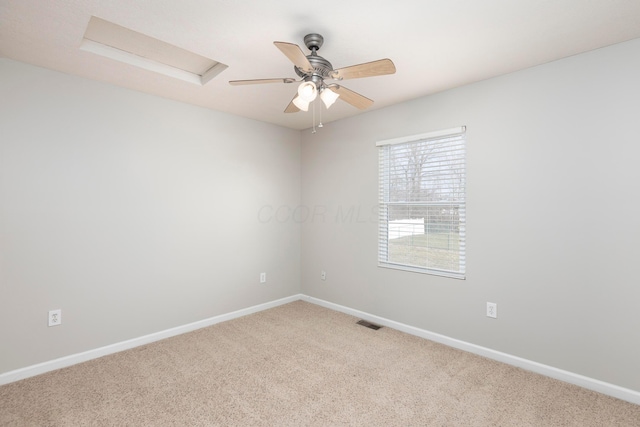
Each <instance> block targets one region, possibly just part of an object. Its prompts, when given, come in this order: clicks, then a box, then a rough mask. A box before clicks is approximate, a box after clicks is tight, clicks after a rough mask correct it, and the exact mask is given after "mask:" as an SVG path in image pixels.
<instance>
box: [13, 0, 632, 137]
mask: <svg viewBox="0 0 640 427" xmlns="http://www.w3.org/2000/svg"><path fill="white" fill-rule="evenodd" d="M92 15H93V16H97V17H99V18H102V19H105V20H107V21H110V22H113V23H116V24H118V25H121V26H124V27H127V28H130V29H132V30H135V31H138V32H140V33H143V34H146V35H148V36H151V37H154V38H157V39H159V40H162V41H164V42H167V43H170V44H173V45H176V46H178V47H181V48H183V49H186V50H189V51H192V52H194V53H197V54H199V55H202V56H205V57H208V58H211V59H214V60H216V61H219V62H222V63H224V64H226V65H228V66H229V68H228V69H226V70H225V71H223V72H222V73H221V74H219V75H218V76H217V77H216V78H214V79H213V80H212V81H211V82H209V83H208V84H206V85H204V86H198V85H196V84H193V83H188V82H185V81H182V80H178V79H174V78H171V77H166V76H164V75H161V74H157V73H154V72H152V71H147V70H143V69H139V68H136V67H133V66H131V65H126V64H124V63H120V62H116V61H113V60H110V59H107V58H104V57H101V56H98V55H96V54H93V53H90V52H86V51H82V50H80V48H79V47H80V44H81V42H82V38H83V34H84V32H85V30H86V27H87V24H88V22H89V19H90V17H91V16H92ZM311 32H317V33H320V34H322V35H323V36H324V39H325V41H324V46H323V47H322V48H321V50H320V51H319V54H320V55H321V56H323V57H325V58H326V59H328V60H329V61H331V63H332V64H333V66H334V68H343V67H345V66H348V65H354V64H359V63H363V62H369V61H373V60H377V59H382V58H390V59H392V60H393V61H394V63H395V65H396V68H397V72H396V74H393V75H388V76H379V77H370V78H365V79H356V80H348V81H347V80H345V81H343V82H342V84H343V85H344V86H345V87H347V88H349V89H351V90H354V91H356V92H359V93H361V94H362V95H365V96H367V97H368V98H371V99H373V100H374V101H375V103H374V105H373V107H371V109H375V108H380V107H384V106H388V105H392V104H395V103H399V102H402V101H406V100H409V99H413V98H417V97H421V96H424V95H428V94H431V93H435V92H439V91H442V90H445V89H449V88H453V87H457V86H461V85H464V84H467V83H470V82H475V81H479V80H483V79H487V78H490V77H494V76H497V75H501V74H505V73H509V72H512V71H515V70H520V69H523V68H527V67H531V66H535V65H538V64H542V63H545V62H549V61H553V60H556V59H559V58H563V57H567V56H570V55H575V54H578V53H581V52H585V51H589V50H592V49H597V48H599V47H603V46H608V45H611V44H615V43H619V42H622V41H626V40H630V39H633V38H638V37H640V1H639V0H589V1H587V0H395V1H390V0H348V1H347V0H323V1H318V2H316V3H312V2H308V1H299V0H297V1H294V0H268V1H267V0H249V1H243V0H109V1H105V0H47V1H42V0H0V55H1V56H5V57H8V58H12V59H15V60H18V61H22V62H26V63H30V64H35V65H38V66H42V67H46V68H50V69H54V70H59V71H62V72H65V73H69V74H75V75H78V76H82V77H86V78H89V79H94V80H99V81H103V82H108V83H112V84H114V85H118V86H123V87H127V88H130V89H134V90H138V91H141V92H146V93H150V94H155V95H159V96H162V97H166V98H170V99H175V100H179V101H183V102H187V103H191V104H195V105H199V106H203V107H207V108H211V109H213V110H218V111H224V112H228V113H232V114H236V115H239V116H244V117H249V118H252V119H256V120H261V121H265V122H270V123H275V124H278V125H282V126H286V127H289V128H293V129H305V128H308V127H310V126H311V111H309V112H308V113H304V112H298V113H295V114H285V113H283V110H284V108H285V107H286V106H287V104H288V103H289V101H291V99H292V97H293V95H294V93H295V90H296V85H286V84H269V85H251V86H231V85H229V84H228V81H229V80H239V79H259V78H280V77H297V76H296V75H295V73H294V71H293V65H292V64H291V63H290V62H289V60H288V59H287V58H286V57H285V56H284V55H283V54H282V53H281V52H280V51H279V50H278V49H277V48H276V47H275V46H274V45H273V41H284V42H291V43H295V44H298V45H299V46H300V47H301V48H302V49H303V50H304V51H305V53H308V51H307V50H306V48H305V47H304V43H303V41H302V39H303V37H304V36H305V34H308V33H311ZM359 112H360V110H358V109H356V108H354V107H352V106H351V105H349V104H346V103H345V102H341V101H338V102H336V104H334V106H332V107H331V109H330V110H328V111H326V110H324V111H323V113H322V114H323V117H322V119H323V122H325V123H328V122H330V121H333V120H338V119H341V118H345V117H349V116H353V115H355V114H358V113H359Z"/></svg>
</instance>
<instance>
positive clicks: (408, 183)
mask: <svg viewBox="0 0 640 427" xmlns="http://www.w3.org/2000/svg"><path fill="white" fill-rule="evenodd" d="M465 130H466V128H465V127H459V128H455V129H447V130H444V131H438V132H431V133H428V134H423V135H415V136H411V137H405V138H397V139H392V140H386V141H380V142H378V143H377V144H376V145H377V146H378V150H379V161H380V164H379V174H380V175H379V180H380V181H379V182H380V183H379V186H380V187H379V199H380V200H379V216H380V218H379V237H378V265H379V266H380V267H388V268H397V269H401V270H409V271H416V272H419V273H428V274H436V275H440V276H447V277H454V278H458V279H464V278H465V175H466V174H465Z"/></svg>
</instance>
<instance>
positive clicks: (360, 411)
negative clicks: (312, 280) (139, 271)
mask: <svg viewBox="0 0 640 427" xmlns="http://www.w3.org/2000/svg"><path fill="white" fill-rule="evenodd" d="M356 320H358V319H356V318H354V317H351V316H348V315H345V314H342V313H338V312H334V311H331V310H328V309H325V308H322V307H318V306H315V305H313V304H309V303H306V302H302V301H297V302H294V303H291V304H287V305H284V306H281V307H277V308H274V309H271V310H267V311H263V312H261V313H257V314H253V315H250V316H246V317H243V318H239V319H235V320H232V321H229V322H224V323H220V324H217V325H214V326H211V327H208V328H205V329H201V330H198V331H195V332H192V333H189V334H185V335H181V336H178V337H174V338H170V339H167V340H164V341H160V342H157V343H153V344H149V345H146V346H143V347H138V348H135V349H132V350H129V351H125V352H121V353H118V354H114V355H110V356H106V357H103V358H101V359H96V360H93V361H90V362H86V363H82V364H79V365H76V366H73V367H70V368H66V369H62V370H59V371H55V372H51V373H48V374H44V375H40V376H38V377H34V378H29V379H26V380H23V381H19V382H16V383H12V384H8V385H5V386H2V387H0V425H1V426H102V425H113V426H124V425H129V426H599V427H601V426H640V406H638V405H633V404H631V403H627V402H624V401H621V400H617V399H614V398H611V397H607V396H604V395H601V394H598V393H595V392H592V391H589V390H585V389H582V388H579V387H576V386H572V385H569V384H565V383H562V382H559V381H556V380H553V379H549V378H546V377H543V376H540V375H537V374H533V373H530V372H526V371H524V370H521V369H518V368H514V367H511V366H508V365H504V364H501V363H498V362H495V361H492V360H488V359H485V358H482V357H479V356H475V355H472V354H469V353H465V352H463V351H459V350H455V349H452V348H449V347H446V346H443V345H440V344H436V343H433V342H430V341H427V340H424V339H421V338H417V337H414V336H411V335H407V334H404V333H401V332H398V331H395V330H392V329H389V328H382V329H380V330H378V331H374V330H371V329H367V328H365V327H363V326H359V325H356V323H355V322H356Z"/></svg>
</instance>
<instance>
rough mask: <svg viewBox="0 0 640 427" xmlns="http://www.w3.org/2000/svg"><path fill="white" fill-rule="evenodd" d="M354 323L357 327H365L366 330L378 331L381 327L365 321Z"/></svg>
mask: <svg viewBox="0 0 640 427" xmlns="http://www.w3.org/2000/svg"><path fill="white" fill-rule="evenodd" d="M356 323H357V324H358V325H362V326H365V327H367V328H369V329H373V330H374V331H377V330H378V329H380V328H382V326H380V325H375V324H373V323H371V322H367V321H366V320H358V321H357V322H356Z"/></svg>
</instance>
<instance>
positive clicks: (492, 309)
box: [487, 302, 498, 319]
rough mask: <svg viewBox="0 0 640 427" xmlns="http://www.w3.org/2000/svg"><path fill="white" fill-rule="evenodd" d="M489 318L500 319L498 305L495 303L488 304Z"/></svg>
mask: <svg viewBox="0 0 640 427" xmlns="http://www.w3.org/2000/svg"><path fill="white" fill-rule="evenodd" d="M487 317H493V318H494V319H497V318H498V304H496V303H495V302H488V303H487Z"/></svg>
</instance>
